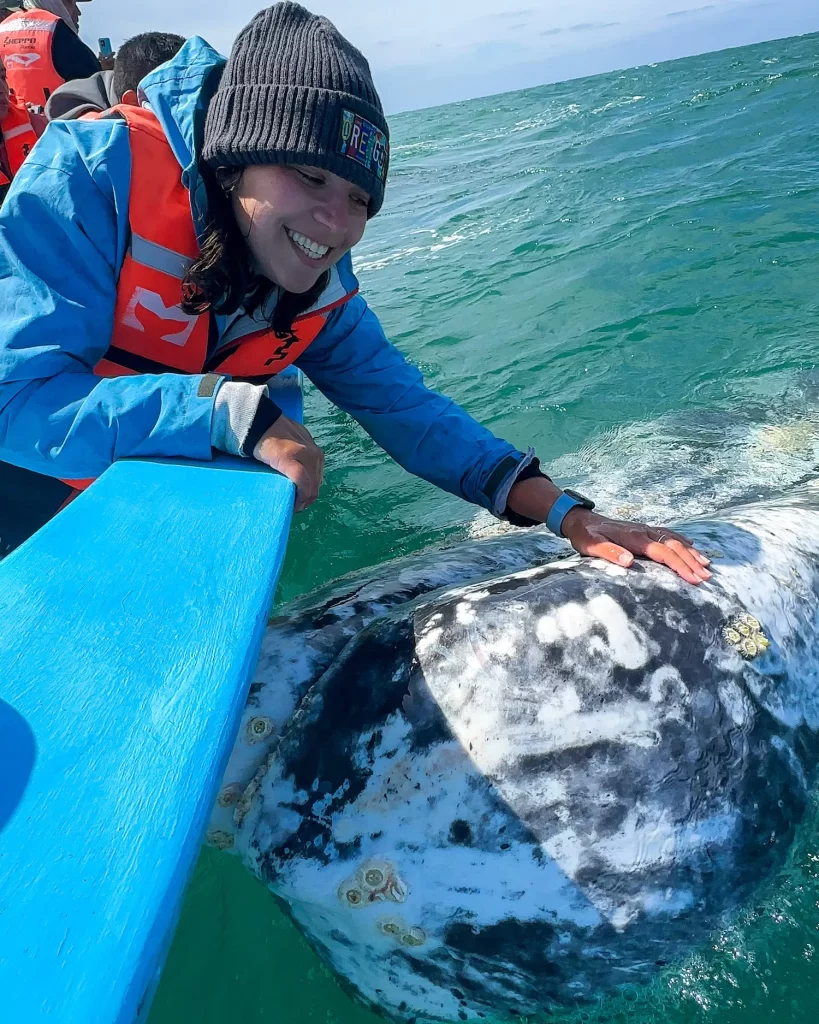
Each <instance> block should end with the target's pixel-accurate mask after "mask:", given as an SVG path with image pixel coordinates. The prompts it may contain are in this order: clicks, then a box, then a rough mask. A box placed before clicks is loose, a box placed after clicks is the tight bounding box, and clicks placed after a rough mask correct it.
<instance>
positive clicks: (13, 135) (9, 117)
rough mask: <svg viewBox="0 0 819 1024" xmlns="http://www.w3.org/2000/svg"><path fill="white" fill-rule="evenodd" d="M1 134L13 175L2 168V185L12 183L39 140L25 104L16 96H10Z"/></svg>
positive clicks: (0, 180) (0, 170)
mask: <svg viewBox="0 0 819 1024" xmlns="http://www.w3.org/2000/svg"><path fill="white" fill-rule="evenodd" d="M0 134H2V136H3V143H4V145H5V147H6V158H7V159H8V165H9V171H10V172H11V177H7V176H6V175H5V174H4V172H3V170H2V168H0V187H2V186H3V185H9V184H11V178H13V177H14V176H15V174H16V173H17V172H18V171H19V170H20V167H21V166H22V163H23V161H24V160H25V158H26V157H27V156H28V155H29V153H30V152H31V149H32V146H33V145H34V143H35V142H36V141H37V133H36V132H35V131H34V127H33V125H32V123H31V118H30V117H29V116H28V111H27V110H26V108H25V106H24V105H23V104H21V103H18V102H17V99H16V98H15V97H14V96H11V97H9V112H8V114H6V116H5V117H4V118H3V120H2V121H1V122H0Z"/></svg>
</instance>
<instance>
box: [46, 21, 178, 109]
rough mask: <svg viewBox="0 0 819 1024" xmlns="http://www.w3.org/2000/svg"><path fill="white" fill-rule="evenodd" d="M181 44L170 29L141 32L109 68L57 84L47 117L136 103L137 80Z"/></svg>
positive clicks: (118, 53) (126, 45)
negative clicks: (108, 69)
mask: <svg viewBox="0 0 819 1024" xmlns="http://www.w3.org/2000/svg"><path fill="white" fill-rule="evenodd" d="M184 45H185V40H184V38H183V37H182V36H177V35H173V34H172V33H170V32H143V33H142V34H141V35H138V36H133V37H132V38H131V39H128V40H127V41H126V42H124V43H123V44H122V46H120V48H119V51H118V52H117V55H116V60H115V62H114V70H113V71H100V72H99V73H98V74H96V75H92V76H91V77H90V78H82V79H79V80H77V81H74V82H66V83H65V85H61V86H60V88H59V89H57V90H56V91H55V92H54V93H53V94H52V95H51V97H50V98H49V101H48V103H46V108H45V113H46V117H47V119H48V120H49V121H75V120H76V119H77V118H78V117H82V116H83V115H84V114H100V113H102V111H104V110H108V109H109V108H110V107H115V106H116V105H117V104H118V103H128V104H131V105H132V106H136V105H137V104H138V102H139V100H138V99H137V88H138V86H139V83H140V82H141V81H142V79H143V78H145V76H146V75H148V74H150V73H151V71H153V70H154V69H155V68H158V67H159V65H160V64H164V63H165V62H166V61H168V60H172V59H173V58H174V57H175V56H176V55H177V53H179V51H180V50H181V49H182V47H183V46H184Z"/></svg>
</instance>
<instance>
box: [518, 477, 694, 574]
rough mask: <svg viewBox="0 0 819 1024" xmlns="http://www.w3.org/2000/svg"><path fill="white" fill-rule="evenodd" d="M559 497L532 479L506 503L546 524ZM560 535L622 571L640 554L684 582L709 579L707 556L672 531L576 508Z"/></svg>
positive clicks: (550, 485) (554, 490)
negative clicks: (672, 571)
mask: <svg viewBox="0 0 819 1024" xmlns="http://www.w3.org/2000/svg"><path fill="white" fill-rule="evenodd" d="M561 493H562V492H561V490H560V488H559V487H557V485H556V484H554V483H553V482H552V481H551V480H549V479H548V477H544V476H539V477H530V478H529V479H526V480H519V481H518V482H517V483H516V484H514V485H513V487H512V489H511V491H510V492H509V502H508V504H509V507H510V508H511V509H512V511H513V512H517V513H518V514H519V515H522V516H525V517H526V518H527V519H534V520H536V521H537V522H540V523H545V522H546V519H547V518H548V515H549V511H550V509H551V507H552V505H553V504H554V502H555V500H556V499H557V498H558V497H560V494H561ZM561 531H562V533H563V536H564V537H565V538H566V540H568V542H569V543H570V544H571V546H572V547H573V548H574V549H575V551H579V552H580V554H581V555H590V556H591V557H593V558H604V559H605V560H606V561H607V562H614V563H615V565H623V566H630V565H631V564H632V562H633V561H634V556H635V555H640V556H641V557H642V558H649V559H651V561H652V562H661V563H662V564H663V565H667V566H668V568H669V569H673V570H674V572H675V573H677V575H678V576H681V577H682V578H683V579H684V580H685V581H686V582H687V583H703V582H704V581H705V580H709V579H711V573H710V572H709V571H708V569H707V568H706V566H707V565H708V564H709V562H708V559H707V558H706V557H705V555H701V554H700V553H699V551H697V549H696V548H695V547H694V545H693V544H692V543H691V541H690V540H687V539H686V538H685V537H683V536H682V535H681V534H679V533H674V531H673V530H665V529H663V530H659V529H654V528H653V527H651V526H645V525H644V524H643V523H626V522H621V521H620V520H617V519H606V517H605V516H599V515H597V514H596V513H594V512H590V511H589V510H588V509H585V508H582V507H580V506H576V507H575V508H572V509H569V511H568V512H567V513H566V516H565V517H564V519H563V523H562V525H561Z"/></svg>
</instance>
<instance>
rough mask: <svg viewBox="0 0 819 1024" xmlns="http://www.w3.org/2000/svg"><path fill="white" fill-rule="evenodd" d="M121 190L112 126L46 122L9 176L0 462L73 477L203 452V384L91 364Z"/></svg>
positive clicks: (109, 302)
mask: <svg viewBox="0 0 819 1024" xmlns="http://www.w3.org/2000/svg"><path fill="white" fill-rule="evenodd" d="M129 189H130V150H129V147H128V137H127V128H126V127H125V126H124V125H123V124H122V123H121V122H113V121H102V122H65V121H57V122H54V123H53V124H51V125H49V126H48V128H47V129H46V131H45V134H44V135H43V137H42V138H41V139H40V140H39V142H38V143H37V146H36V147H35V148H34V150H33V151H32V153H31V155H30V156H29V157H28V159H27V160H26V162H25V163H24V164H23V167H22V168H21V170H20V172H19V174H18V175H17V177H16V178H15V180H14V182H13V183H12V186H11V189H10V190H9V194H8V197H7V199H6V202H5V204H4V206H3V209H2V210H1V211H0V309H2V310H3V316H2V317H1V318H0V459H2V460H4V461H6V462H11V463H13V464H15V465H17V466H20V467H22V468H24V469H30V470H33V471H35V472H39V473H45V474H47V475H49V476H57V477H63V478H68V479H78V478H86V477H96V476H98V475H99V474H100V473H101V472H102V471H103V470H104V469H106V468H107V467H108V466H109V465H110V464H111V463H112V462H113V461H114V460H116V459H119V458H123V457H126V456H184V457H188V458H194V459H210V458H211V457H212V453H211V444H210V431H211V419H212V415H213V406H214V389H213V386H212V384H213V382H212V379H209V380H206V379H204V378H203V377H201V376H186V375H182V374H158V375H150V376H149V375H144V376H143V375H139V376H132V377H119V378H114V379H110V380H108V379H101V378H98V377H95V376H94V375H93V373H92V370H93V367H94V366H95V365H96V363H97V362H98V360H99V359H100V358H101V357H102V356H103V354H104V353H105V351H106V350H107V348H108V344H109V340H110V338H111V332H112V326H113V319H114V308H115V301H116V286H117V277H118V274H119V268H120V267H121V265H122V261H123V259H124V256H125V249H126V245H127V237H128V194H129ZM200 392H201V393H200ZM208 392H210V393H208Z"/></svg>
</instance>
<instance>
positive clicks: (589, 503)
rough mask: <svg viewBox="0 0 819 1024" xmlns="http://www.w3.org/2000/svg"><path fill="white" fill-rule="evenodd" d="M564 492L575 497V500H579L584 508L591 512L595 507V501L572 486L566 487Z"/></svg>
mask: <svg viewBox="0 0 819 1024" xmlns="http://www.w3.org/2000/svg"><path fill="white" fill-rule="evenodd" d="M563 493H564V494H568V495H569V497H570V498H574V500H575V501H579V502H580V504H581V505H582V506H583V508H586V509H588V510H589V511H590V512H591V510H592V509H593V508H594V502H593V501H592V500H591V498H587V497H586V496H585V495H583V494H580V493H579V491H573V490H572V489H571V488H570V487H564V488H563Z"/></svg>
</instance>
